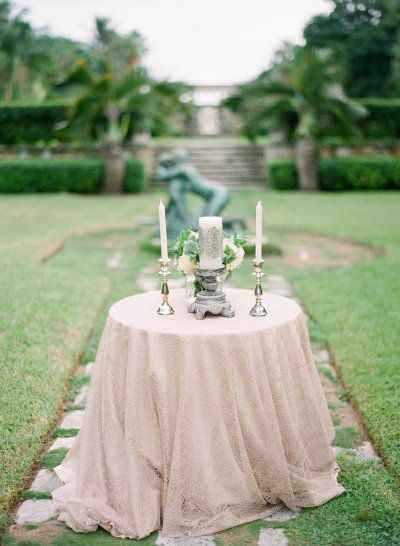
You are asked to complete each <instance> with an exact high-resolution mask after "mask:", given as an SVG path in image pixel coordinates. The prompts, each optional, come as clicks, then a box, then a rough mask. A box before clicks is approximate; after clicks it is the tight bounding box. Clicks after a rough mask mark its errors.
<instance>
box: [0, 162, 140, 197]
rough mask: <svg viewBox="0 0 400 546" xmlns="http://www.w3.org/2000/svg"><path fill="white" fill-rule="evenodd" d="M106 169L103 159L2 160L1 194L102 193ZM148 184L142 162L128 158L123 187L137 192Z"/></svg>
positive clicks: (128, 190)
mask: <svg viewBox="0 0 400 546" xmlns="http://www.w3.org/2000/svg"><path fill="white" fill-rule="evenodd" d="M103 172H104V160H103V159H7V160H5V161H0V193H36V192H58V191H64V192H76V193H98V192H100V191H101V188H102V184H103ZM145 187H146V176H145V170H144V165H143V163H142V161H140V159H138V158H136V157H133V158H130V159H128V161H127V162H126V174H125V179H124V184H123V190H124V191H126V192H130V193H137V192H140V191H143V190H144V189H145Z"/></svg>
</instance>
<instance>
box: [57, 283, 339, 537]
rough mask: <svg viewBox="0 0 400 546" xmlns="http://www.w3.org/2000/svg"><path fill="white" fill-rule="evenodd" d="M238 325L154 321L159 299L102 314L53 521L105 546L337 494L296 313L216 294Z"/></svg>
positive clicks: (238, 520)
mask: <svg viewBox="0 0 400 546" xmlns="http://www.w3.org/2000/svg"><path fill="white" fill-rule="evenodd" d="M226 293H227V297H228V299H229V301H230V302H231V303H232V306H233V308H234V309H235V311H236V316H235V317H234V318H224V317H218V316H216V317H207V318H206V319H205V320H203V321H198V320H196V319H195V317H194V315H190V314H188V313H187V312H186V307H185V296H184V291H183V290H175V291H174V292H173V294H172V296H171V298H170V300H171V303H172V305H173V307H174V308H175V315H173V316H167V317H164V316H159V315H157V313H156V309H157V307H158V305H159V302H160V295H159V293H158V292H148V293H144V294H138V295H136V296H132V297H129V298H126V299H123V300H121V301H119V302H117V303H116V304H115V305H113V306H112V307H111V309H110V311H109V316H108V319H107V323H106V326H105V329H104V332H103V336H102V338H101V342H100V346H99V350H98V354H97V358H96V364H95V367H94V373H93V377H92V381H91V386H90V392H89V397H88V402H87V409H86V412H85V418H84V423H83V427H82V429H81V431H80V433H79V435H78V437H77V440H76V441H75V443H74V445H73V447H72V448H71V450H70V451H69V453H68V455H67V457H66V458H65V460H64V461H63V463H62V464H61V465H60V466H59V467H57V468H56V471H57V473H58V475H59V476H60V477H61V478H62V479H63V481H64V482H66V483H65V485H63V486H62V487H60V488H59V489H57V490H56V491H55V492H54V493H53V498H54V500H55V501H56V505H57V507H58V508H59V510H60V519H62V520H63V521H65V522H66V523H67V525H69V526H70V527H72V528H73V529H74V530H76V531H82V532H87V531H93V530H95V529H96V528H97V526H98V525H100V526H102V527H104V528H105V529H107V530H109V531H110V532H111V533H112V534H113V535H114V536H117V537H129V538H138V537H139V538H140V537H144V536H146V535H148V534H149V533H151V532H152V531H154V530H155V529H161V528H162V535H163V536H166V537H167V536H171V537H173V536H175V537H176V536H182V535H185V534H187V535H207V534H211V533H213V532H216V531H219V530H222V529H225V528H228V527H233V526H235V525H240V524H242V523H245V522H248V521H252V520H255V519H260V518H264V517H266V516H268V515H270V514H271V513H273V512H274V511H276V510H277V508H278V507H280V506H281V505H282V503H284V504H285V505H286V506H288V507H289V508H290V509H292V510H296V509H298V508H300V507H303V506H318V505H320V504H322V503H324V502H326V501H328V500H329V499H331V498H333V497H336V496H337V495H339V494H340V493H341V492H342V491H343V488H342V487H341V486H340V485H339V484H338V483H337V474H338V466H337V463H336V461H335V458H334V456H333V454H332V450H331V446H330V442H331V440H332V438H333V436H334V429H333V426H332V422H331V419H330V415H329V412H328V409H327V404H326V401H325V398H324V394H323V391H322V388H321V384H320V380H319V377H318V375H317V371H316V368H315V365H314V362H313V358H312V353H311V349H310V343H309V338H308V332H307V326H306V320H305V317H304V315H303V313H302V311H301V309H300V307H299V306H298V305H297V303H295V302H293V301H291V300H289V299H287V298H283V297H281V296H276V295H272V294H267V295H266V296H264V304H265V306H266V308H267V309H268V315H267V316H266V317H261V318H254V317H251V316H250V315H249V308H250V307H251V305H252V303H253V299H254V296H253V294H252V293H251V292H250V291H248V290H237V289H231V290H226Z"/></svg>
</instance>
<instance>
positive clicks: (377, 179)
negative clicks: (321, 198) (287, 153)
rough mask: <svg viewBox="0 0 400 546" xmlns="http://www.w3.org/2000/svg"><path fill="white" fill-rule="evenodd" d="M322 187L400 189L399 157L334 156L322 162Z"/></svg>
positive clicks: (334, 189)
mask: <svg viewBox="0 0 400 546" xmlns="http://www.w3.org/2000/svg"><path fill="white" fill-rule="evenodd" d="M319 173H320V187H321V189H322V190H328V191H342V190H384V189H393V188H400V158H397V157H357V156H349V157H335V158H328V159H321V160H320V163H319Z"/></svg>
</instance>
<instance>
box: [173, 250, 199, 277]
mask: <svg viewBox="0 0 400 546" xmlns="http://www.w3.org/2000/svg"><path fill="white" fill-rule="evenodd" d="M194 267H195V266H194V264H193V262H192V261H191V259H190V256H189V255H188V254H182V256H180V257H179V258H178V265H177V268H178V269H179V271H182V273H184V274H185V275H192V274H193V273H194Z"/></svg>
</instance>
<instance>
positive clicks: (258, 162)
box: [153, 143, 266, 189]
mask: <svg viewBox="0 0 400 546" xmlns="http://www.w3.org/2000/svg"><path fill="white" fill-rule="evenodd" d="M180 147H181V148H184V149H186V150H187V152H188V155H189V160H190V162H191V163H192V164H193V165H194V166H195V167H196V169H197V170H198V171H199V172H200V173H201V174H202V175H203V176H204V177H205V178H208V179H210V180H215V181H216V182H222V183H223V184H225V185H226V186H228V187H229V188H232V189H235V188H236V189H239V188H242V187H246V188H249V187H259V186H265V183H266V169H265V160H264V150H263V147H262V146H257V145H251V144H243V143H240V144H216V143H213V144H207V143H196V144H195V143H194V144H189V143H188V144H186V143H185V145H183V146H180ZM175 148H176V146H175ZM172 149H173V147H171V146H159V145H158V146H156V147H155V148H154V165H157V157H158V156H159V155H160V154H161V153H164V152H168V151H170V150H172ZM153 184H154V185H158V182H157V181H156V180H153Z"/></svg>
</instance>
